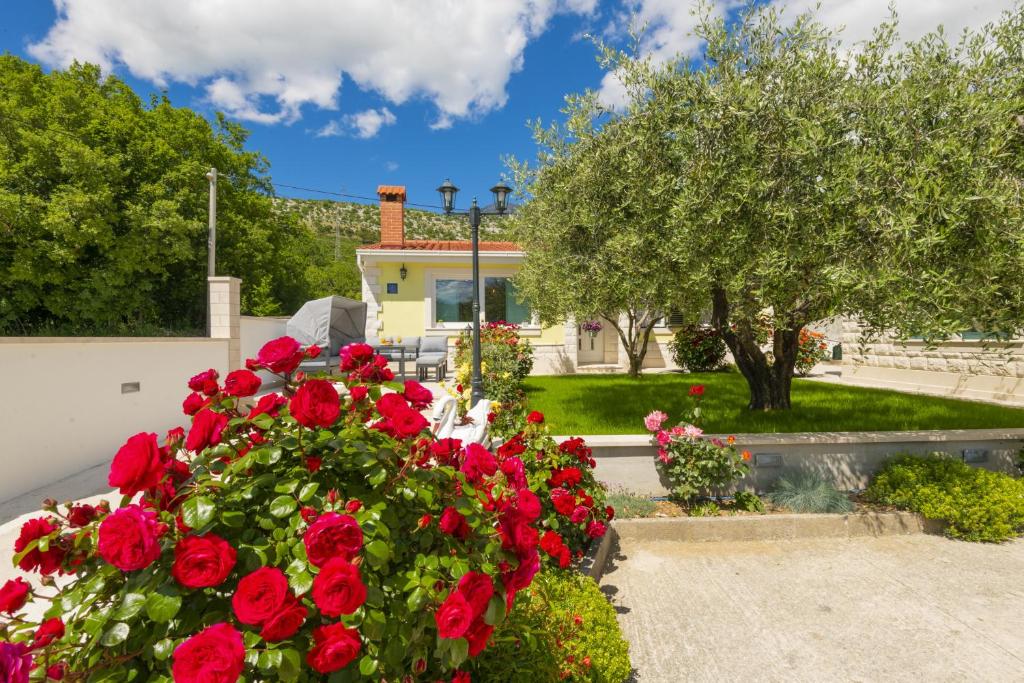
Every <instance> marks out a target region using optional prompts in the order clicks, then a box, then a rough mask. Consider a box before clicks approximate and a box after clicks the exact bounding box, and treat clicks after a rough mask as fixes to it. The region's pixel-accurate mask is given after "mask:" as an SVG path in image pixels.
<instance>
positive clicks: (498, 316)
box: [484, 277, 531, 325]
mask: <svg viewBox="0 0 1024 683" xmlns="http://www.w3.org/2000/svg"><path fill="white" fill-rule="evenodd" d="M484 320H486V321H487V322H498V321H499V320H504V321H505V322H507V323H515V324H517V325H522V324H524V323H529V322H530V321H531V316H530V308H529V307H528V306H527V305H526V304H521V303H519V302H518V301H517V300H516V286H515V284H513V283H512V280H510V279H509V278H507V277H486V278H484Z"/></svg>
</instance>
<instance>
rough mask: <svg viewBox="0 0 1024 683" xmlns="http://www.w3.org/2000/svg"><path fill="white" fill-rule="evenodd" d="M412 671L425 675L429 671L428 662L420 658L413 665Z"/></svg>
mask: <svg viewBox="0 0 1024 683" xmlns="http://www.w3.org/2000/svg"><path fill="white" fill-rule="evenodd" d="M412 670H413V671H415V672H416V673H418V674H421V673H423V672H424V671H426V670H427V660H425V659H423V658H422V657H420V658H419V659H417V660H416V663H415V664H413V665H412Z"/></svg>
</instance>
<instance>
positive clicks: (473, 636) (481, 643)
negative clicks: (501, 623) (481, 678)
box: [466, 617, 494, 657]
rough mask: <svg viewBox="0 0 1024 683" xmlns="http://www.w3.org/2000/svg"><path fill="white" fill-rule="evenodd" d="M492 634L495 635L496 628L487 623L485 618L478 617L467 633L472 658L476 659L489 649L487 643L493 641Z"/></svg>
mask: <svg viewBox="0 0 1024 683" xmlns="http://www.w3.org/2000/svg"><path fill="white" fill-rule="evenodd" d="M492 633H494V627H493V626H491V625H489V624H488V623H487V622H485V621H484V619H483V617H477V618H476V621H474V622H473V624H472V625H471V626H470V627H469V630H468V631H467V632H466V640H467V641H468V642H469V656H470V657H476V656H477V655H478V654H480V653H481V652H483V651H484V650H485V649H487V641H489V640H490V639H491V634H492Z"/></svg>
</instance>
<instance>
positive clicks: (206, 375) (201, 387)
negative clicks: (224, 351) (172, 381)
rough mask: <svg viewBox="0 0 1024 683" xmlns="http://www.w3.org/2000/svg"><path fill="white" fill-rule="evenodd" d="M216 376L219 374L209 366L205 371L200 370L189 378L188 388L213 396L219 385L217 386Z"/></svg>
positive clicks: (218, 389)
mask: <svg viewBox="0 0 1024 683" xmlns="http://www.w3.org/2000/svg"><path fill="white" fill-rule="evenodd" d="M218 377H220V374H219V373H218V372H217V371H216V370H214V369H213V368H210V369H209V370H207V371H206V372H200V373H199V374H198V375H195V376H194V377H193V378H192V379H190V380H189V381H188V388H189V389H191V390H192V391H196V392H202V393H204V394H206V395H207V396H213V395H214V394H216V393H217V392H218V391H220V387H219V386H217V378H218Z"/></svg>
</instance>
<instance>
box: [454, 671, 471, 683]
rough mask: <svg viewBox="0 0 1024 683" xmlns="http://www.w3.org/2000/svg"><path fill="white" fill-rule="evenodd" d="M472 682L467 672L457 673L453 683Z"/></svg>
mask: <svg viewBox="0 0 1024 683" xmlns="http://www.w3.org/2000/svg"><path fill="white" fill-rule="evenodd" d="M471 681H472V679H471V678H470V677H469V673H467V672H465V671H456V672H455V673H454V674H452V683H471Z"/></svg>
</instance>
